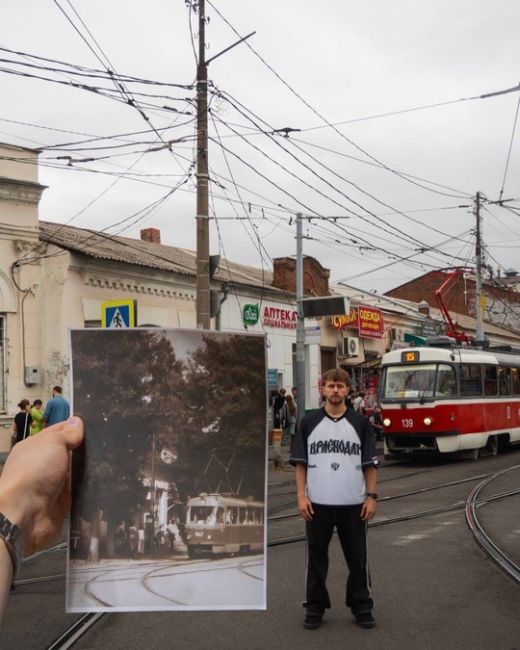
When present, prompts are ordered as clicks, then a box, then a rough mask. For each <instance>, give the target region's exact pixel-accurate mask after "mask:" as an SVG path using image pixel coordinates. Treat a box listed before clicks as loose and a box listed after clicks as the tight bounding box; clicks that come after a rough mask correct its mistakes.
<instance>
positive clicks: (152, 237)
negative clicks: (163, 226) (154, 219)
mask: <svg viewBox="0 0 520 650" xmlns="http://www.w3.org/2000/svg"><path fill="white" fill-rule="evenodd" d="M141 240H142V241H149V242H150V243H152V244H160V243H161V231H160V230H159V228H143V230H141Z"/></svg>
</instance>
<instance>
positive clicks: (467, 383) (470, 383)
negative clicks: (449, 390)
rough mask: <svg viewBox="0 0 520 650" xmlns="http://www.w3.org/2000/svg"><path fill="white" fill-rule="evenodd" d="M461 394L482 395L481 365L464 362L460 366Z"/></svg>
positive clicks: (463, 395)
mask: <svg viewBox="0 0 520 650" xmlns="http://www.w3.org/2000/svg"><path fill="white" fill-rule="evenodd" d="M460 394H461V395H462V397H480V396H481V395H482V376H481V373H480V365H478V364H470V363H463V364H462V365H461V366H460Z"/></svg>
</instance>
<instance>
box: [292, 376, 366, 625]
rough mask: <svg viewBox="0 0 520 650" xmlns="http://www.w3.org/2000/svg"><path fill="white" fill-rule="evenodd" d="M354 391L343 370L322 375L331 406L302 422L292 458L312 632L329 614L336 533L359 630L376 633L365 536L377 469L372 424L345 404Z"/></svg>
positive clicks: (349, 600)
mask: <svg viewBox="0 0 520 650" xmlns="http://www.w3.org/2000/svg"><path fill="white" fill-rule="evenodd" d="M349 387H350V379H349V376H348V374H347V373H346V372H345V371H344V370H340V369H336V370H329V371H327V372H326V373H324V375H323V395H324V398H325V405H324V406H323V407H322V408H320V409H317V410H315V411H312V412H311V413H309V414H308V415H305V416H304V417H303V418H302V419H301V421H300V422H299V424H298V426H297V428H296V436H295V440H294V446H293V449H292V453H291V457H290V462H291V464H292V465H294V466H295V467H296V489H297V498H298V511H299V512H300V514H301V515H302V517H303V518H304V519H305V527H306V536H307V582H306V595H307V598H306V608H307V613H306V616H305V620H304V623H303V625H304V627H305V628H307V629H315V628H318V627H319V626H320V625H321V622H322V619H323V615H324V612H325V610H326V609H327V608H329V607H330V606H331V603H330V598H329V593H328V591H327V586H326V579H327V572H328V566H329V558H328V548H329V544H330V540H331V538H332V534H333V531H334V528H336V530H337V533H338V537H339V541H340V544H341V549H342V551H343V555H344V557H345V560H346V562H347V566H348V570H349V575H348V580H347V590H346V592H347V593H346V605H347V607H350V609H351V611H352V614H353V615H354V618H355V620H356V622H357V624H358V625H360V626H361V627H364V628H371V627H374V626H375V619H374V617H373V614H372V609H373V606H374V602H373V599H372V594H371V588H370V577H369V572H368V563H367V543H366V531H367V522H368V521H369V520H370V519H372V517H373V516H374V514H375V512H376V499H377V494H376V492H375V489H376V467H377V464H378V461H377V457H376V451H375V444H374V432H373V431H372V428H371V426H370V422H369V420H368V418H366V417H364V416H363V415H361V414H360V413H358V412H356V411H354V410H353V409H352V408H349V407H347V406H346V404H345V398H346V396H347V395H348V392H349Z"/></svg>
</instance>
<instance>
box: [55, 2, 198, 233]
mask: <svg viewBox="0 0 520 650" xmlns="http://www.w3.org/2000/svg"><path fill="white" fill-rule="evenodd" d="M53 1H54V4H55V5H56V6H57V7H58V9H59V10H60V11H61V13H62V14H63V15H64V16H65V18H66V19H67V21H68V22H69V23H70V24H71V25H72V27H73V28H74V29H75V31H76V32H77V33H78V34H79V36H80V38H81V39H82V40H83V41H84V42H85V44H86V45H87V47H88V48H89V49H90V51H91V52H92V53H93V54H94V56H95V58H96V59H97V60H98V61H99V62H100V63H101V65H102V66H103V67H104V68H105V69H106V71H107V74H108V75H109V76H110V78H111V80H112V82H113V83H114V85H115V87H116V88H117V89H118V90H119V92H120V93H121V95H122V97H123V98H124V99H125V100H126V103H128V104H129V105H130V106H131V107H133V108H135V109H136V110H137V111H138V113H139V114H140V115H141V117H142V118H143V119H144V120H145V121H146V123H147V124H148V126H149V127H150V128H151V129H152V130H153V131H154V132H155V134H156V135H157V137H158V138H159V140H160V141H161V142H163V144H165V145H166V143H165V141H164V140H163V138H162V135H161V133H160V132H159V131H157V129H156V128H155V127H154V125H153V124H152V122H151V121H150V119H149V118H148V116H147V115H146V114H145V112H144V111H143V109H142V108H141V107H140V106H139V105H138V104H137V102H136V101H135V100H134V99H133V97H132V95H131V93H129V91H128V90H127V89H126V87H125V84H124V83H123V82H122V81H120V80H118V79H116V77H115V75H114V70H115V68H114V66H113V65H112V64H111V62H110V60H109V58H108V57H107V55H106V54H105V53H104V52H103V50H102V48H101V46H100V45H99V43H98V42H97V41H96V39H95V38H94V36H93V35H92V33H91V32H90V30H89V29H88V27H87V26H86V24H85V23H84V21H83V20H82V18H81V16H80V15H79V14H78V12H77V11H76V9H75V8H74V7H73V5H72V4H71V3H70V1H69V0H67V2H68V4H69V6H70V7H71V9H72V10H73V12H74V13H75V15H76V16H77V18H78V19H79V21H80V22H81V24H82V25H83V27H84V28H85V29H86V31H87V33H88V34H89V36H90V38H91V39H92V41H93V42H94V44H95V45H96V47H97V48H98V50H99V52H100V54H101V56H100V55H99V54H98V53H97V52H96V50H95V49H94V48H93V47H92V45H91V44H90V43H89V42H88V39H87V38H85V36H84V35H83V34H82V33H81V31H80V30H79V29H78V27H77V26H76V25H75V24H74V21H73V20H72V19H71V18H70V16H69V15H68V14H67V12H66V11H65V10H64V9H63V8H62V6H61V5H60V3H59V2H58V0H53ZM167 149H168V151H169V152H170V153H171V154H172V156H173V158H174V160H175V161H176V162H177V164H179V166H180V167H181V170H182V171H183V172H184V171H185V170H184V169H183V168H182V165H181V164H180V163H179V161H178V160H177V157H176V156H175V154H174V153H173V151H172V150H171V147H168V146H167ZM143 155H144V154H141V156H140V158H138V159H137V160H136V161H135V162H134V163H133V164H132V165H131V166H130V168H129V169H131V168H132V167H133V166H135V165H136V164H137V162H138V161H139V160H140V159H141V158H142V156H143ZM119 180H120V179H116V180H115V181H114V182H113V183H111V184H110V185H109V186H108V187H107V188H105V190H104V191H103V192H101V194H99V195H98V196H97V197H95V198H94V199H93V200H92V201H90V202H89V204H88V205H87V206H86V207H85V208H83V209H82V210H81V211H80V212H79V213H77V214H75V215H74V216H73V217H72V218H71V219H70V220H69V221H68V222H67V223H70V222H71V221H72V220H73V219H75V218H76V217H78V216H79V215H80V214H82V213H83V212H84V211H85V210H86V209H87V208H88V207H90V206H91V205H92V204H93V203H94V202H96V201H97V200H98V199H99V198H101V196H103V195H104V194H106V193H107V192H108V191H109V190H110V189H111V188H112V187H113V186H114V185H115V184H116V183H118V182H119ZM58 232H59V231H58ZM56 234H57V233H56Z"/></svg>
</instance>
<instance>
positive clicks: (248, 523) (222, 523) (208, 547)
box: [186, 493, 265, 557]
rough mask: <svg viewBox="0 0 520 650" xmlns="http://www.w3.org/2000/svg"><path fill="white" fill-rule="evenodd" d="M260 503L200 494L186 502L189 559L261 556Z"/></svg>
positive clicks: (261, 523) (263, 529)
mask: <svg viewBox="0 0 520 650" xmlns="http://www.w3.org/2000/svg"><path fill="white" fill-rule="evenodd" d="M264 523H265V505H264V503H263V502H262V501H254V500H253V499H249V498H239V497H236V496H231V495H226V494H205V493H203V494H200V495H199V496H198V497H193V498H191V499H188V504H187V510H186V544H187V546H188V555H189V556H190V557H196V556H197V555H202V554H204V555H208V554H209V555H222V554H228V555H229V554H236V553H262V552H263V550H264V537H265V528H264Z"/></svg>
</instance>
